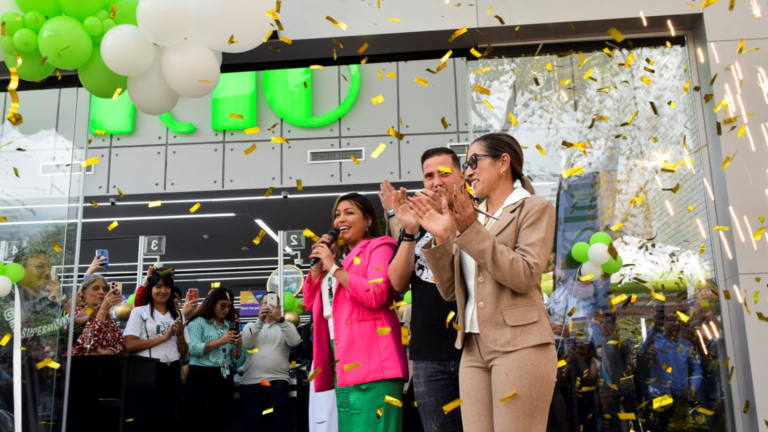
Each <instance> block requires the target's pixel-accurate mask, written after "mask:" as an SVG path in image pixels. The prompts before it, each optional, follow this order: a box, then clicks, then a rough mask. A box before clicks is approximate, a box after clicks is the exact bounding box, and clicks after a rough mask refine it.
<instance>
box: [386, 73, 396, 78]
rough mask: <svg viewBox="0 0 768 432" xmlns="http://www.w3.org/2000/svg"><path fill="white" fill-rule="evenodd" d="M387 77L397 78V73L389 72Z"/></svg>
mask: <svg viewBox="0 0 768 432" xmlns="http://www.w3.org/2000/svg"><path fill="white" fill-rule="evenodd" d="M387 78H397V74H396V73H394V72H388V73H387Z"/></svg>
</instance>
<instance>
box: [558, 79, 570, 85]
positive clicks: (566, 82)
mask: <svg viewBox="0 0 768 432" xmlns="http://www.w3.org/2000/svg"><path fill="white" fill-rule="evenodd" d="M570 83H571V80H569V79H564V80H562V81H560V85H568V84H570Z"/></svg>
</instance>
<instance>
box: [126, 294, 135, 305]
mask: <svg viewBox="0 0 768 432" xmlns="http://www.w3.org/2000/svg"><path fill="white" fill-rule="evenodd" d="M134 300H136V294H131V295H130V296H129V297H128V304H129V305H131V306H133V302H134Z"/></svg>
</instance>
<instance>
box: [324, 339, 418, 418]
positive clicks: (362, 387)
mask: <svg viewBox="0 0 768 432" xmlns="http://www.w3.org/2000/svg"><path fill="white" fill-rule="evenodd" d="M331 347H333V341H331ZM334 351H335V350H334ZM404 384H405V383H404V382H403V380H402V379H400V378H394V379H387V380H380V381H373V382H369V383H365V384H357V385H351V386H347V387H339V386H338V383H337V381H336V370H335V368H334V374H333V385H334V386H335V387H336V407H337V410H338V411H339V432H401V431H402V430H403V408H401V407H398V406H395V405H392V404H390V403H387V402H384V398H385V397H386V396H390V397H393V398H395V399H397V400H399V401H402V400H403V386H404ZM379 408H381V409H382V413H381V416H379V415H378V410H379ZM379 417H381V418H379Z"/></svg>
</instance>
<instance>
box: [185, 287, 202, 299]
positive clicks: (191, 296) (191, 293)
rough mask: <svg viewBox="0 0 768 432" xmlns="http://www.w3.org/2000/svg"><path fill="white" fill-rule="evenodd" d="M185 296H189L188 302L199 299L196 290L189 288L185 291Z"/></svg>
mask: <svg viewBox="0 0 768 432" xmlns="http://www.w3.org/2000/svg"><path fill="white" fill-rule="evenodd" d="M187 294H189V301H191V302H193V301H197V299H198V298H200V293H199V292H198V291H197V288H190V289H189V290H188V291H187Z"/></svg>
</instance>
